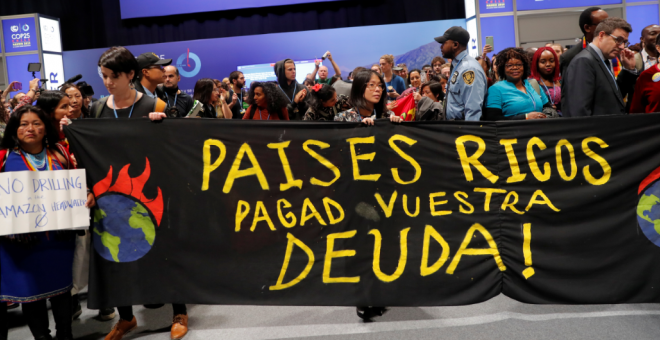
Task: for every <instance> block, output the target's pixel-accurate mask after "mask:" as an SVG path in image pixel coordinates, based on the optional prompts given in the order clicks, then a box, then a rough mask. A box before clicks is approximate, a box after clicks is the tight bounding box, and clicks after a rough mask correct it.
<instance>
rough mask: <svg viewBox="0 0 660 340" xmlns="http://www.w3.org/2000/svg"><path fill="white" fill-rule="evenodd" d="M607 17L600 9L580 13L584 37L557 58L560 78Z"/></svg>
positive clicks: (593, 8)
mask: <svg viewBox="0 0 660 340" xmlns="http://www.w3.org/2000/svg"><path fill="white" fill-rule="evenodd" d="M608 17H609V15H608V14H607V12H605V11H603V10H602V9H600V7H589V8H587V9H585V10H584V11H582V14H580V21H579V22H580V30H581V31H582V34H584V37H583V38H582V40H581V41H580V42H579V43H577V44H575V45H574V46H573V47H571V48H570V49H569V50H568V51H566V53H564V54H562V55H561V57H560V58H559V70H560V72H561V74H562V76H563V75H565V74H566V69H567V68H568V65H569V64H570V63H571V60H573V58H575V56H577V55H578V53H580V52H582V50H583V49H584V48H585V47H587V45H588V44H589V43H590V42H592V41H593V40H594V32H595V31H596V27H597V26H598V24H600V22H601V21H603V20H605V19H607V18H608ZM562 84H563V82H562Z"/></svg>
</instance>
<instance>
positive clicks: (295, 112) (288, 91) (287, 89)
mask: <svg viewBox="0 0 660 340" xmlns="http://www.w3.org/2000/svg"><path fill="white" fill-rule="evenodd" d="M287 61H292V60H291V59H284V60H280V61H278V62H277V63H275V66H274V67H273V70H274V71H275V76H277V83H278V84H279V85H280V88H281V89H282V91H284V94H285V95H286V97H287V99H289V104H287V106H286V109H287V111H289V119H290V120H302V118H303V116H304V115H305V112H307V104H305V101H304V100H301V101H300V103H298V104H296V103H295V102H294V101H293V100H294V99H295V97H296V94H297V93H298V92H300V91H302V90H304V89H306V87H305V85H303V84H300V83H298V82H297V81H295V80H294V81H293V82H291V84H288V81H287V79H286V74H285V72H284V71H285V70H284V64H285V63H286V62H287Z"/></svg>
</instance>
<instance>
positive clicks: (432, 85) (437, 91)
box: [419, 80, 445, 101]
mask: <svg viewBox="0 0 660 340" xmlns="http://www.w3.org/2000/svg"><path fill="white" fill-rule="evenodd" d="M427 86H428V88H429V90H431V93H433V95H434V96H435V98H436V99H438V101H443V100H444V99H445V92H444V91H443V90H442V84H440V83H439V82H437V81H435V80H432V81H429V82H426V83H424V84H422V86H420V88H419V92H420V93H423V91H424V88H425V87H427Z"/></svg>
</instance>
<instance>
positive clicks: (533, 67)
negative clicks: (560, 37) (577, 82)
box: [530, 47, 561, 82]
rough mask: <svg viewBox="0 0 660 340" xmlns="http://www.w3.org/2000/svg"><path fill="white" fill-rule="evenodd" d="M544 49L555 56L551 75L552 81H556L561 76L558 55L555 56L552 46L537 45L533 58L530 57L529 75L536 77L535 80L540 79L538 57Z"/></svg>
mask: <svg viewBox="0 0 660 340" xmlns="http://www.w3.org/2000/svg"><path fill="white" fill-rule="evenodd" d="M545 51H550V53H552V56H553V57H555V72H554V74H553V75H552V81H553V82H557V81H559V79H561V76H560V75H559V57H557V53H555V50H553V49H552V47H539V49H538V50H536V52H535V53H534V58H532V65H531V70H532V74H531V75H530V77H531V78H534V79H536V80H537V81H541V73H540V72H539V59H540V58H541V54H542V53H543V52H545Z"/></svg>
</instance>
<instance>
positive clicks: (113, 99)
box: [112, 91, 138, 118]
mask: <svg viewBox="0 0 660 340" xmlns="http://www.w3.org/2000/svg"><path fill="white" fill-rule="evenodd" d="M137 94H138V93H137V91H135V98H133V105H131V112H130V113H129V114H128V118H131V116H132V115H133V108H134V107H135V102H136V101H137ZM112 111H114V112H115V118H119V116H117V106H116V105H115V96H112Z"/></svg>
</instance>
